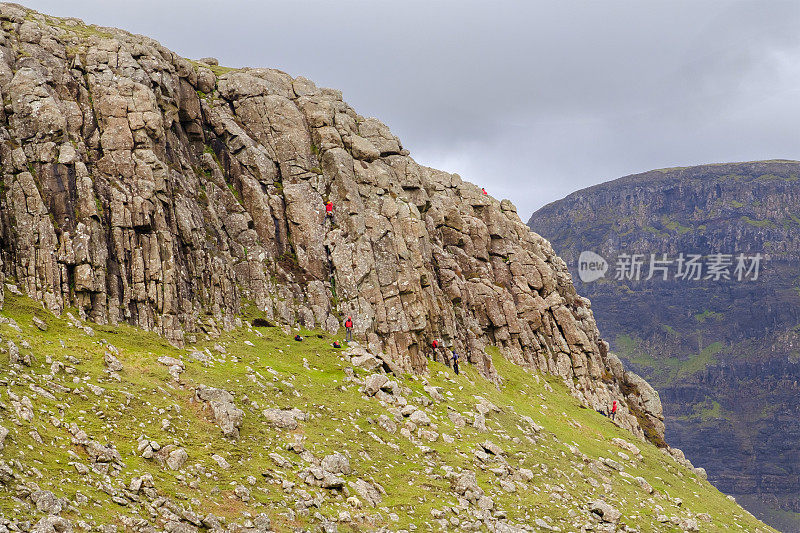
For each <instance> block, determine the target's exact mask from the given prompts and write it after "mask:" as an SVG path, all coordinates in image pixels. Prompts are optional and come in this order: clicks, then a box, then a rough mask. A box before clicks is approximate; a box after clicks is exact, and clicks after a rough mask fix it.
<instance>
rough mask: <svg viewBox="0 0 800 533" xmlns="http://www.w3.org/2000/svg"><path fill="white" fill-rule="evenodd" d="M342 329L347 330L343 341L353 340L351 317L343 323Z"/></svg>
mask: <svg viewBox="0 0 800 533" xmlns="http://www.w3.org/2000/svg"><path fill="white" fill-rule="evenodd" d="M344 329H345V330H347V336H346V337H345V341H346V342H350V341H351V340H353V317H351V316H349V317H347V320H345V321H344Z"/></svg>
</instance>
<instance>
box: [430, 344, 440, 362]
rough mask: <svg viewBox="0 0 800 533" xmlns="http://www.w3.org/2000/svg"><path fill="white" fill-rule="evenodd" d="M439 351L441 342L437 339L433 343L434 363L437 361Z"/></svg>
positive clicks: (432, 356)
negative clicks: (437, 351)
mask: <svg viewBox="0 0 800 533" xmlns="http://www.w3.org/2000/svg"><path fill="white" fill-rule="evenodd" d="M438 349H439V341H437V340H436V339H433V342H432V343H431V350H432V351H433V354H432V355H431V359H432V360H434V361H436V350H438Z"/></svg>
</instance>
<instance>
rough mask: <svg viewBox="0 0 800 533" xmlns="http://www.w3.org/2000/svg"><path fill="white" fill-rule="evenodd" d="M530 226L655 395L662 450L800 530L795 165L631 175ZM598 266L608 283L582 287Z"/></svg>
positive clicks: (799, 246)
mask: <svg viewBox="0 0 800 533" xmlns="http://www.w3.org/2000/svg"><path fill="white" fill-rule="evenodd" d="M528 225H529V226H530V227H531V228H532V229H533V230H535V231H536V232H538V233H540V234H541V235H542V236H543V237H545V238H546V239H548V240H550V241H551V242H552V244H553V247H554V249H555V250H556V252H557V253H558V254H559V255H560V256H561V257H563V258H564V260H565V261H566V262H567V265H568V267H569V270H570V272H571V273H572V277H573V279H574V282H575V286H576V288H577V290H578V292H580V293H581V294H583V295H585V296H587V297H588V298H590V299H591V301H592V304H593V306H592V307H593V310H594V314H595V317H596V320H597V323H598V327H599V329H600V332H601V333H602V335H603V336H604V337H605V338H608V339H610V344H611V347H612V349H613V350H614V351H616V352H617V353H618V354H619V355H620V357H621V358H622V359H623V360H624V361H625V363H626V365H627V366H628V367H629V368H631V369H633V370H635V371H636V372H638V373H640V374H642V375H643V376H644V377H645V378H646V379H647V380H648V381H649V382H650V383H652V384H653V385H654V386H655V387H656V388H657V390H658V391H659V393H660V395H661V399H662V401H663V403H664V412H665V417H666V427H667V433H666V438H667V441H668V442H669V443H670V444H671V445H673V446H678V447H680V448H682V449H683V450H684V451H685V452H686V454H687V457H688V458H689V459H691V460H692V461H693V462H694V463H695V464H697V465H700V466H703V467H705V468H706V469H707V470H708V472H709V479H711V480H712V481H713V482H714V483H715V484H716V485H717V486H718V487H719V488H720V489H721V490H722V491H724V492H727V493H730V494H734V495H737V496H739V497H741V498H742V499H743V501H745V502H746V504H747V505H748V506H749V508H750V510H751V511H753V512H755V513H757V514H759V515H760V516H761V517H763V518H764V519H766V520H768V521H771V522H772V523H773V524H775V525H778V524H780V526H781V527H783V528H784V529H788V530H795V531H796V530H798V529H800V521H798V520H797V517H798V516H800V515H794V514H792V513H791V512H794V513H797V512H800V461H798V459H800V446H798V443H800V402H798V392H799V390H800V389H799V388H798V380H800V162H797V161H782V160H780V161H757V162H749V163H731V164H717V165H704V166H697V167H688V168H673V169H664V170H654V171H651V172H646V173H643V174H636V175H632V176H626V177H624V178H620V179H617V180H614V181H611V182H608V183H603V184H601V185H597V186H594V187H590V188H588V189H584V190H581V191H578V192H575V193H573V194H571V195H569V196H567V197H566V198H564V199H563V200H560V201H557V202H554V203H551V204H549V205H547V206H545V207H543V208H542V209H540V210H539V211H537V212H536V213H534V214H533V216H532V217H531V219H530V221H529V222H528ZM581 252H593V253H594V254H597V256H599V257H595V256H592V255H591V254H585V255H584V259H586V261H584V262H583V263H584V264H583V272H580V271H579V265H578V260H579V256H580V254H581ZM651 254H652V256H651ZM665 254H666V255H665ZM681 254H683V255H681ZM696 256H700V257H696ZM593 257H594V259H595V265H591V264H590V263H591V261H589V260H588V259H591V258H593ZM600 258H602V259H600ZM603 260H605V262H606V264H605V268H606V270H605V274H604V275H602V277H600V278H599V279H597V280H596V281H586V282H584V281H582V280H581V276H583V279H586V280H590V279H591V276H589V275H588V274H589V273H590V272H591V271H590V270H589V268H590V267H591V266H594V267H595V270H594V272H596V274H595V275H596V276H599V275H601V273H602V270H603V268H602V267H603V264H602V261H603ZM651 263H653V264H652V265H651ZM691 265H695V270H692V269H691ZM651 266H653V267H655V268H654V269H653V275H652V277H650V276H651ZM659 267H660V268H659ZM637 268H638V269H639V270H638V280H637ZM698 270H699V272H698ZM665 276H666V278H667V279H666V280H665V279H664V277H665ZM648 277H650V279H647V278H648ZM698 277H699V279H695V278H698ZM618 278H619V279H618ZM726 278H727V279H726ZM786 511H790V513H786Z"/></svg>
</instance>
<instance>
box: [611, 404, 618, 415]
mask: <svg viewBox="0 0 800 533" xmlns="http://www.w3.org/2000/svg"><path fill="white" fill-rule="evenodd" d="M616 416H617V400H614V403H612V404H611V420H615V418H616Z"/></svg>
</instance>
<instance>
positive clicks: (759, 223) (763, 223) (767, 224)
mask: <svg viewBox="0 0 800 533" xmlns="http://www.w3.org/2000/svg"><path fill="white" fill-rule="evenodd" d="M742 221H743V222H746V223H747V224H750V225H751V226H755V227H756V228H775V227H776V224H775V222H773V221H772V220H753V219H752V218H750V217H742Z"/></svg>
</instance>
